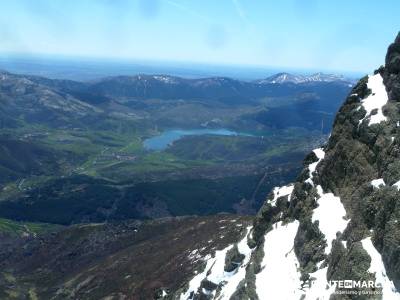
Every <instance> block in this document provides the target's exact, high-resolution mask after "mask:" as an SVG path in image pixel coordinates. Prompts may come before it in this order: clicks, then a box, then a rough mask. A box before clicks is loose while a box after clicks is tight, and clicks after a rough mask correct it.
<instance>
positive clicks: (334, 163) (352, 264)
mask: <svg viewBox="0 0 400 300" xmlns="http://www.w3.org/2000/svg"><path fill="white" fill-rule="evenodd" d="M399 72H400V34H399V36H398V37H397V38H396V40H395V42H394V43H393V44H392V45H390V47H389V49H388V52H387V55H386V61H385V66H383V67H380V68H379V69H378V70H376V71H375V72H374V73H373V74H371V75H369V76H366V77H364V78H362V79H361V80H360V81H359V82H358V84H357V85H356V86H355V87H354V88H353V90H352V92H351V93H350V95H349V96H348V98H347V99H346V101H345V102H344V104H343V106H342V107H341V108H340V110H339V112H338V114H337V116H336V119H335V122H334V127H333V131H332V133H331V136H330V138H329V141H328V142H327V144H326V145H324V146H323V147H321V148H319V149H315V150H314V151H313V152H312V153H310V154H309V155H308V156H307V157H306V159H305V160H304V169H303V171H302V172H301V174H300V175H299V176H298V178H297V181H296V182H295V183H294V184H292V185H289V186H284V187H280V188H275V189H274V190H273V192H272V193H271V195H270V196H269V197H268V199H267V201H266V202H265V204H264V205H263V207H262V208H261V210H260V211H259V213H258V215H257V217H256V219H255V221H254V224H253V226H252V227H251V228H248V231H247V233H246V235H245V236H243V237H242V240H241V241H240V242H238V243H237V244H234V245H230V246H228V247H227V248H225V249H223V250H221V251H217V252H216V253H215V254H214V255H213V256H210V257H206V258H205V259H204V260H205V267H204V270H203V271H202V272H201V273H199V274H196V276H194V277H193V278H192V279H191V280H190V281H189V282H188V283H187V284H186V286H185V287H183V288H182V289H181V290H179V291H177V292H176V293H175V295H174V296H173V297H174V298H176V299H400V224H399V222H398V221H399V219H400V191H399V189H400V74H399Z"/></svg>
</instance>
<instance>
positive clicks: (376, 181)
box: [371, 178, 386, 189]
mask: <svg viewBox="0 0 400 300" xmlns="http://www.w3.org/2000/svg"><path fill="white" fill-rule="evenodd" d="M371 185H372V186H373V187H374V188H375V189H379V188H380V187H381V186H385V185H386V184H385V181H383V178H379V179H374V180H372V181H371Z"/></svg>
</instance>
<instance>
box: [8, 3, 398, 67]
mask: <svg viewBox="0 0 400 300" xmlns="http://www.w3.org/2000/svg"><path fill="white" fill-rule="evenodd" d="M0 7H1V10H0V41H1V43H0V54H1V55H5V54H10V53H29V54H56V55H66V56H82V57H92V58H102V57H107V58H113V59H115V58H117V59H131V60H163V61H184V62H198V63H207V64H228V65H250V66H259V67H274V68H280V67H282V68H292V69H310V70H336V71H350V72H370V71H371V70H372V69H374V68H376V67H377V66H379V65H381V64H383V62H384V55H385V52H386V48H387V46H388V44H389V43H390V42H391V41H393V39H394V38H395V36H396V34H397V32H398V30H400V26H399V25H400V18H399V17H398V12H399V11H400V1H396V0H393V1H390V0H386V1H373V0H364V1H362V0H347V1H342V0H335V1H332V0H329V1H328V0H326V1H324V0H280V1H270V0H197V1H194V0H130V1H128V0H126V1H125V0H79V1H78V0H77V1H74V0H35V1H33V0H0Z"/></svg>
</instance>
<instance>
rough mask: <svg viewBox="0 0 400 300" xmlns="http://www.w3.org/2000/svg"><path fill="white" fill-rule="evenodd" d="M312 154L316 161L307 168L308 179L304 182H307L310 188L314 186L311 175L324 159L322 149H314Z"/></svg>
mask: <svg viewBox="0 0 400 300" xmlns="http://www.w3.org/2000/svg"><path fill="white" fill-rule="evenodd" d="M313 152H314V154H315V155H316V156H317V158H318V161H316V162H314V163H312V164H310V165H309V166H308V172H309V176H310V177H309V178H308V179H307V180H306V182H308V183H309V184H311V185H312V186H314V181H313V177H314V175H313V173H314V172H315V170H316V169H317V166H318V164H319V163H320V162H321V160H323V159H324V158H325V152H324V150H322V148H318V149H314V150H313Z"/></svg>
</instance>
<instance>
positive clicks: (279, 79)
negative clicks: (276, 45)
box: [256, 72, 347, 84]
mask: <svg viewBox="0 0 400 300" xmlns="http://www.w3.org/2000/svg"><path fill="white" fill-rule="evenodd" d="M333 81H347V80H346V79H345V78H344V76H342V75H336V74H324V73H321V72H319V73H315V74H311V75H294V74H290V73H278V74H275V75H272V76H270V77H268V78H265V79H262V80H257V81H256V82H257V83H258V84H271V83H272V84H282V83H294V84H299V83H306V82H333Z"/></svg>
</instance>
